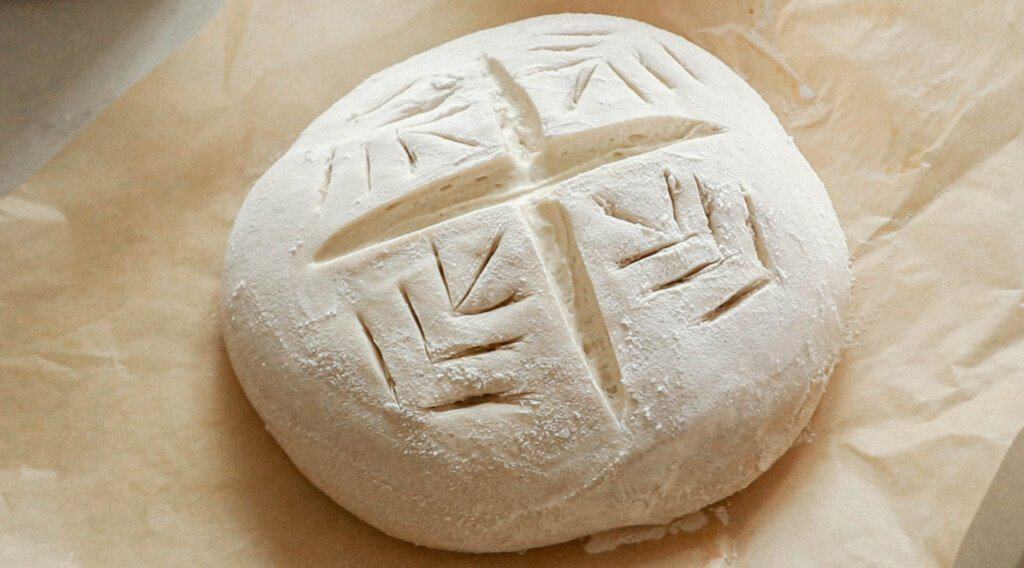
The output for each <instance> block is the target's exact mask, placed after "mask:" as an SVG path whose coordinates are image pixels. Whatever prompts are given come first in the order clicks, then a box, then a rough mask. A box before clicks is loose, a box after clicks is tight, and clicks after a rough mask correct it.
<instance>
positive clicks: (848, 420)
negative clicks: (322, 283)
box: [0, 0, 1024, 567]
mask: <svg viewBox="0 0 1024 568" xmlns="http://www.w3.org/2000/svg"><path fill="white" fill-rule="evenodd" d="M968 4H970V5H968ZM566 10H572V11H596V12H607V13H615V14H620V15H625V16H629V17H634V18H638V19H641V20H646V21H648V22H651V23H653V24H655V25H659V26H661V27H664V28H667V29H669V30H672V31H675V32H677V33H681V34H682V35H684V36H686V37H687V38H689V39H691V40H693V41H695V42H696V43H698V44H700V45H702V46H704V47H705V48H706V49H708V50H709V51H711V52H712V53H714V54H715V55H717V56H718V57H720V58H722V59H723V60H724V61H726V62H727V63H728V64H730V65H732V66H733V67H734V68H735V69H736V70H737V71H739V72H740V73H741V74H742V75H744V76H745V77H746V78H747V79H748V80H749V81H750V82H751V83H752V84H753V86H754V87H755V88H756V89H757V90H758V91H760V92H761V93H762V94H763V96H764V97H765V98H766V99H767V100H768V101H769V103H771V105H772V106H773V108H774V109H775V111H776V112H777V113H778V114H779V116H780V117H781V119H782V121H783V123H784V124H785V125H786V127H787V129H788V130H789V132H790V133H791V134H792V136H793V137H794V138H795V139H796V142H797V144H798V145H799V146H800V148H801V149H802V150H803V152H804V153H805V155H806V156H807V158H808V159H809V160H810V162H811V164H812V165H813V166H814V167H815V169H816V170H817V171H818V173H819V175H820V176H821V177H822V179H823V180H824V181H825V184H826V185H827V186H828V188H829V191H830V193H831V195H832V199H833V200H834V202H835V205H836V209H837V211H838V213H839V217H840V219H841V221H842V224H843V227H844V229H845V230H846V232H847V236H848V240H849V245H850V248H851V250H852V251H853V266H854V273H855V275H856V284H855V292H854V308H853V314H852V317H853V319H854V321H855V327H856V328H857V330H858V333H857V336H856V339H855V343H854V345H853V346H852V347H851V348H850V349H849V350H848V351H847V353H846V355H845V356H844V358H843V360H842V363H841V365H840V367H839V369H838V370H837V372H836V374H835V375H834V377H833V379H832V383H831V385H830V387H829V390H828V392H827V393H826V395H825V398H824V400H823V402H822V405H821V407H820V409H819V410H818V412H817V414H816V415H815V417H814V419H813V421H812V424H811V427H810V431H809V435H808V436H807V438H808V439H807V441H806V442H805V443H803V444H801V445H799V446H797V447H795V448H794V449H793V450H792V451H790V452H789V453H788V454H787V455H786V456H785V457H784V458H783V459H782V460H781V461H780V462H779V463H777V464H776V465H775V466H774V467H773V468H772V469H771V470H770V471H769V472H768V473H767V474H765V475H764V476H762V477H761V478H760V479H759V480H758V481H757V482H755V483H754V484H753V485H752V486H751V487H749V488H748V489H746V490H745V491H743V492H741V493H740V494H738V495H736V496H734V497H731V498H729V499H727V500H726V501H725V502H724V503H723V504H721V505H720V508H715V509H714V510H713V511H711V512H710V513H709V514H708V518H709V519H710V521H709V522H708V523H707V525H706V526H704V527H703V528H701V529H699V530H697V531H696V532H685V531H682V532H677V533H675V534H673V535H670V536H667V537H666V538H664V539H661V540H657V541H650V542H646V543H643V544H637V545H628V546H623V547H620V548H618V549H616V550H614V551H612V552H609V553H605V554H600V555H594V554H588V553H587V552H585V551H584V549H583V547H582V546H581V543H580V542H572V543H567V544H564V545H560V546H555V547H549V548H545V549H540V550H536V551H531V552H529V553H526V554H522V555H516V554H507V555H489V556H471V555H461V554H454V553H447V552H439V551H433V550H428V549H423V548H418V547H415V546H412V545H410V544H406V543H403V542H400V541H397V540H395V539H392V538H389V537H387V536H385V535H383V534H381V533H380V532H378V531H376V530H375V529H373V528H371V527H369V526H368V525H365V524H363V523H362V522H360V521H358V520H357V519H355V518H354V517H352V516H351V515H349V514H348V513H346V512H344V511H343V510H342V509H341V508H340V507H338V506H336V505H334V504H333V503H332V502H331V501H330V500H329V499H328V498H327V497H325V496H324V495H322V494H321V493H320V492H319V491H318V490H316V489H315V488H314V487H313V486H312V485H311V484H310V483H309V482H307V481H306V480H305V479H304V478H303V477H302V475H301V474H299V473H298V471H297V470H296V469H295V468H294V467H293V466H292V465H291V464H290V462H289V461H288V459H287V458H286V457H285V455H284V453H283V452H282V451H281V450H280V448H279V447H278V446H277V445H276V444H275V443H274V441H273V439H272V438H271V437H270V435H269V434H268V433H267V432H266V431H265V430H264V429H263V426H262V424H261V422H260V420H259V419H258V417H257V416H256V414H255V412H254V411H253V410H252V408H251V407H250V406H249V404H248V402H247V401H246V399H245V397H244V396H243V394H242V391H241V390H240V388H239V386H238V383H237V381H236V379H235V377H234V375H233V374H232V371H231V368H230V366H229V364H228V362H227V358H226V356H225V354H224V349H223V346H222V343H221V340H220V331H219V324H218V321H217V315H216V307H217V304H218V298H217V286H218V280H219V271H220V265H221V254H222V251H223V248H224V245H225V241H226V236H227V233H228V230H229V228H230V226H231V222H232V219H233V217H234V214H235V212H236V211H237V209H238V207H239V205H240V203H241V201H242V199H243V197H244V196H245V194H246V192H247V191H248V190H249V188H250V186H251V185H252V183H253V182H254V181H255V180H256V178H258V177H259V175H260V174H261V173H262V172H263V171H264V170H265V169H266V168H267V167H268V166H269V165H270V164H271V163H272V162H273V161H274V160H275V158H276V157H277V156H279V155H280V154H281V153H282V152H283V151H284V150H285V149H286V148H287V147H288V146H289V145H290V143H291V141H292V140H293V139H294V137H295V136H296V135H297V134H298V133H299V132H300V130H301V129H302V128H303V127H305V126H306V125H307V124H308V123H309V121H310V120H312V119H313V118H314V117H315V116H316V115H318V114H319V113H320V112H321V111H322V110H324V109H325V108H326V107H327V106H329V105H330V104H331V103H332V102H334V101H335V100H336V99H338V98H339V97H341V96H342V95H343V94H344V93H345V92H347V91H348V90H349V89H350V88H351V87H353V86H354V85H355V84H357V83H358V82H359V81H360V80H362V79H363V78H365V77H366V76H367V75H368V74H369V73H371V72H373V71H375V70H378V69H381V68H383V67H386V66H388V65H390V64H392V63H394V62H397V61H399V60H401V59H403V58H405V57H406V56H409V55H411V54H413V53H416V52H418V51H421V50H423V49H426V48H429V47H432V46H434V45H436V44H438V43H440V42H442V41H444V40H447V39H451V38H454V37H457V36H460V35H463V34H465V33H468V32H470V31H474V30H477V29H480V28H483V27H490V26H494V25H498V24H501V23H504V22H507V21H511V20H515V19H519V18H522V17H527V16H530V15H536V14H540V13H545V12H558V11H566ZM1022 29H1024V5H1022V4H1020V3H1015V2H1012V1H1007V2H1004V3H1000V2H988V3H965V2H960V1H959V0H943V1H937V0H929V1H921V2H907V1H895V0H894V1H892V2H883V1H873V2H862V1H859V0H850V1H849V2H842V1H831V0H818V1H814V2H811V1H807V2H790V3H787V2H766V3H765V4H763V5H762V4H760V3H747V2H734V1H724V0H723V1H708V0H701V1H697V0H693V1H686V2H684V1H670V0H664V1H660V2H649V3H646V2H622V3H604V2H578V3H575V2H574V3H569V2H526V1H519V2H507V3H498V2H483V1H481V2H440V1H438V0H420V1H411V0H403V1H390V2H376V3H369V2H323V3H320V4H319V5H312V4H309V5H307V4H305V3H295V2H280V1H279V2H272V1H269V0H267V1H263V0H235V1H231V2H229V3H228V5H227V6H226V8H225V9H224V11H223V12H222V13H221V14H219V15H218V16H217V17H216V18H215V19H214V20H213V21H212V22H211V23H210V24H209V25H208V26H207V27H206V28H205V29H204V30H203V31H202V32H201V33H200V34H199V35H198V36H197V37H196V38H194V39H193V40H192V41H190V42H189V43H188V44H186V46H185V47H184V48H182V49H181V50H180V51H179V52H178V53H176V54H175V55H174V56H172V57H171V58H170V59H169V60H167V61H166V62H165V63H164V64H162V65H161V66H160V67H158V68H157V69H156V70H155V71H154V72H153V73H152V74H151V75H149V76H148V77H147V78H145V79H144V80H143V81H141V82H140V83H139V84H137V85H136V86H135V87H133V88H132V89H131V90H130V91H129V92H128V93H127V94H125V95H124V96H123V97H121V98H120V99H119V100H118V101H116V102H115V103H114V104H113V105H112V106H111V107H110V108H109V109H108V110H107V111H106V112H105V113H104V114H103V115H101V116H100V118H99V119H97V120H96V122H94V123H93V124H92V125H90V126H89V127H88V128H87V129H86V130H85V131H84V133H83V134H82V135H81V136H80V137H79V138H78V139H77V140H76V141H74V142H73V143H72V144H71V145H70V146H68V147H67V148H65V150H64V151H62V152H61V153H60V154H59V155H58V156H57V157H56V158H55V159H53V160H52V161H51V162H50V163H49V164H48V165H47V167H45V168H44V169H43V170H42V171H41V172H40V173H38V174H37V175H36V176H34V177H33V178H32V179H31V180H30V181H29V182H28V183H27V184H26V185H25V186H23V187H21V188H20V189H19V190H17V191H16V192H14V193H13V194H12V195H10V196H8V197H6V198H2V199H0V565H2V566H54V565H69V566H158V565H177V566H203V565H239V566H271V565H275V566H330V565H338V566H469V565H478V564H479V563H481V562H488V563H490V564H493V565H495V566H582V565H586V566H624V565H631V566H698V565H704V564H715V563H718V564H729V565H742V566H805V565H814V566H863V565H871V566H901V567H904V566H934V565H948V564H950V563H951V562H952V560H953V558H954V556H955V554H956V550H957V547H958V545H959V542H960V540H961V538H962V536H963V535H964V533H965V532H966V530H967V527H968V525H969V524H970V520H971V517H972V515H973V513H974V511H975V509H976V508H977V506H978V504H979V503H980V502H981V499H982V497H983V495H984V493H985V490H986V487H987V486H988V484H989V482H990V480H991V478H992V476H993V475H994V473H995V470H996V468H997V466H998V464H999V461H1000V459H1001V458H1002V455H1003V454H1004V452H1005V450H1006V448H1007V446H1008V445H1009V443H1010V441H1011V440H1012V438H1013V436H1014V434H1015V433H1016V432H1017V431H1018V430H1020V428H1021V426H1022V425H1024V369H1022V365H1024V338H1022V335H1024V304H1022V301H1024V296H1022V295H1024V292H1022V290H1024V228H1022V225H1024V191H1022V190H1021V187H1020V186H1021V183H1022V180H1024V136H1022V126H1024V106H1022V104H1021V98H1022V95H1024V33H1022Z"/></svg>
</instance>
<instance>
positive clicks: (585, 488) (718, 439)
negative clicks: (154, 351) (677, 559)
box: [222, 15, 850, 552]
mask: <svg viewBox="0 0 1024 568" xmlns="http://www.w3.org/2000/svg"><path fill="white" fill-rule="evenodd" d="M849 294H850V274H849V267H848V253H847V249H846V245H845V241H844V237H843V234H842V231H841V229H840V227H839V224H838V222H837V219H836V216H835V213H834V211H833V209H832V205H831V203H830V201H829V198H828V195H827V194H826V192H825V189H824V187H823V186H822V184H821V182H820V181H819V180H818V178H817V177H816V176H815V174H814V172H813V171H812V170H811V168H810V166H809V165H808V164H807V162H806V161H805V160H804V159H803V157H802V156H801V155H800V152H799V151H798V150H797V148H796V147H795V146H794V144H793V142H792V141H791V139H790V138H789V137H788V136H787V135H786V133H785V132H784V131H783V129H782V127H781V126H780V125H779V123H778V121H777V119H776V118H775V116H774V115H773V114H772V112H771V111H770V109H769V108H768V106H767V105H766V104H765V103H764V101H763V100H761V98H760V97H759V96H758V95H757V94H756V93H755V92H754V91H753V90H752V89H751V88H750V87H749V86H748V85H747V84H746V83H745V82H744V81H743V80H742V79H740V78H739V77H738V76H736V75H735V74H734V73H733V72H732V71H730V70H729V69H728V68H727V67H726V66H725V65H723V64H722V63H721V62H719V61H718V60H717V59H715V58H714V57H712V56H710V55H709V54H707V53H705V52H704V51H702V50H701V49H699V48H698V47H696V46H694V45H693V44H691V43H689V42H687V41H685V40H683V39H682V38H680V37H678V36H675V35H673V34H671V33H668V32H666V31H663V30H660V29H657V28H654V27H651V26H648V25H646V24H642V23H639V22H635V21H631V20H625V19H620V18H613V17H607V16H596V15H557V16H546V17H540V18H534V19H530V20H525V21H521V22H516V23H512V24H508V25H505V26H502V27H499V28H494V29H491V30H486V31H482V32H479V33H474V34H472V35H469V36H466V37H463V38H460V39H457V40H455V41H452V42H450V43H447V44H445V45H442V46H440V47H437V48H435V49H432V50H430V51H427V52H425V53H422V54H420V55H417V56H415V57H412V58H410V59H409V60H407V61H404V62H402V63H399V64H397V65H395V66H393V67H390V68H388V69H385V70H384V71H381V72H380V73H377V74H376V75H374V76H372V77H371V78H369V79H367V80H366V81H365V82H364V83H362V84H361V85H359V86H358V87H357V88H356V89H355V90H353V91H352V92H351V93H350V94H348V95H347V96H345V97H344V98H342V99H341V100H340V101H338V103H337V104H335V105H334V106H332V107H331V108H330V109H329V110H328V111H327V112H325V113H324V114H323V115H322V116H320V117H319V118H318V119H316V120H315V121H314V122H313V123H312V124H311V125H310V126H309V128H308V129H307V130H306V131H305V132H304V133H303V134H302V135H301V136H300V137H299V139H298V140H297V141H296V142H295V144H294V146H293V147H292V148H291V149H290V150H289V151H288V152H287V153H286V154H285V155H284V156H283V157H281V159H280V160H279V161H278V162H277V163H276V164H275V165H274V166H273V167H272V168H271V169H270V170H269V171H268V172H267V173H266V174H265V175H264V176H263V177H262V178H261V179H260V180H259V182H257V184H256V186H255V187H254V188H253V190H252V192H251V193H250V195H249V196H248V198H247V199H246V201H245V204H244V206H243V207H242V209H241V211H240V213H239V214H238V218H237V220H236V222H235V226H234V229H233V231H232V233H231V238H230V245H229V247H228V251H227V255H226V275H225V280H224V288H223V314H222V315H223V319H224V336H225V339H226V343H227V348H228V351H229V353H230V357H231V361H232V363H233V365H234V368H235V370H236V371H237V374H238V377H239V379H240V381H241V383H242V385H243V387H244V389H245V392H246V394H247V395H248V397H249V399H250V400H251V401H252V403H253V405H254V406H255V407H256V409H257V410H258V411H259V413H260V415H261V416H262V417H263V419H264V420H265V422H266V424H267V428H268V429H269V430H270V432H272V433H273V435H274V437H275V438H276V439H277V440H278V442H279V443H280V444H281V446H282V447H283V448H284V449H285V451H286V452H287V453H288V455H289V456H290V457H291V459H292V460H293V461H294V462H295V464H296V465H297V466H298V467H299V469H301V470H302V471H303V472H304V473H305V474H306V475H307V476H308V477H309V478H310V479H311V480H312V481H313V483H315V484H316V485H317V486H318V487H320V488H321V489H322V490H323V491H324V492H325V493H327V494H328V495H330V496H331V497H332V498H333V499H334V500H335V501H337V502H338V503H340V504H341V505H343V506H344V507H345V508H346V509H348V510H349V511H351V512H352V513H354V514H355V515H357V516H359V517H360V518H362V519H364V520H365V521H367V522H369V523H370V524H372V525H374V526H376V527H378V528H380V529H381V530H383V531H384V532H386V533H388V534H391V535H394V536H396V537H399V538H402V539H405V540H408V541H412V542H414V543H418V544H422V545H426V546H431V547H436V548H445V549H451V550H460V551H478V552H483V551H510V550H521V549H526V548H531V547H536V546H542V545H547V544H552V543H557V542H562V541H566V540H569V539H573V538H576V537H580V536H583V535H587V534H591V533H594V532H597V531H602V530H605V529H610V528H615V527H622V526H628V525H637V524H655V523H663V522H668V521H670V520H672V519H673V518H676V517H678V516H681V515H684V514H686V513H689V512H692V511H695V510H697V509H699V508H701V507H704V506H706V505H708V504H709V503H713V502H715V501H717V500H719V499H722V498H723V497H726V496H727V495H729V494H731V493H733V492H735V491H737V490H739V489H741V488H743V487H744V486H746V485H747V484H749V483H750V482H751V481H752V480H753V479H754V478H756V477H757V476H758V475H759V474H760V473H761V472H763V471H765V470H766V469H767V468H768V467H769V466H770V465H771V464H772V463H773V462H774V461H775V460H776V459H777V458H778V457H779V456H780V455H781V454H782V453H783V452H784V451H785V450H786V449H787V448H788V447H789V446H790V445H791V444H792V443H793V440H794V439H795V438H796V436H797V435H798V433H799V432H800V431H801V429H802V428H803V427H804V426H805V425H806V423H807V421H808V419H809V417H810V415H811V413H812V412H813V410H814V407H815V406H816V404H817V401H818V399H819V398H820V396H821V393H822V391H823V389H824V386H825V384H826V381H827V378H828V375H829V373H830V372H831V369H832V367H833V365H834V363H835V362H836V359H837V357H838V356H839V352H840V350H841V347H842V346H843V344H844V343H845V339H846V328H845V324H844V317H843V314H844V310H845V306H846V304H847V302H848V298H849Z"/></svg>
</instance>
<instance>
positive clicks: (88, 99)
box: [0, 0, 224, 195]
mask: <svg viewBox="0 0 1024 568" xmlns="http://www.w3.org/2000/svg"><path fill="white" fill-rule="evenodd" d="M223 3H224V0H132V1H131V2H124V1H123V0H47V1H46V2H0V195H4V194H6V193H8V192H10V191H12V190H13V189H15V188H16V187H18V186H19V185H21V184H22V182H24V181H25V180H26V179H28V178H29V176H31V175H32V174H33V173H35V171H36V170H37V169H39V168H40V167H41V166H42V165H43V164H45V163H46V161H47V160H49V159H50V158H52V157H53V155H54V154H56V153H57V151H59V150H60V149H61V147H62V146H63V145H64V144H65V143H67V142H68V141H70V140H71V139H72V138H73V137H74V136H75V135H76V134H77V133H78V132H79V131H80V130H81V129H82V128H83V127H84V126H85V125H86V124H88V123H89V121H91V120H92V119H94V118H95V117H96V115H98V114H99V113H100V111H102V110H103V109H104V108H105V107H106V106H107V105H108V104H110V103H111V102H112V101H113V100H114V99H116V98H117V97H118V96H120V95H121V94H122V93H124V92H125V90H126V89H127V88H128V87H130V86H131V85H132V84H133V83H135V82H136V81H138V80H139V79H141V78H142V77H143V76H144V75H145V74H146V73H148V72H149V71H150V70H151V69H152V68H153V67H154V66H156V64H158V63H160V62H161V61H163V60H164V58H166V57H167V56H168V55H169V54H170V53H171V52H172V51H173V50H174V48H176V47H178V46H179V45H181V43H182V42H183V41H185V40H186V39H188V38H190V37H192V35H193V34H195V32H196V31H197V30H198V29H199V28H200V27H201V26H202V25H203V24H205V23H206V21H207V20H209V19H210V17H211V16H213V15H214V14H216V13H217V11H218V10H219V9H220V7H221V5H222V4H223Z"/></svg>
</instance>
